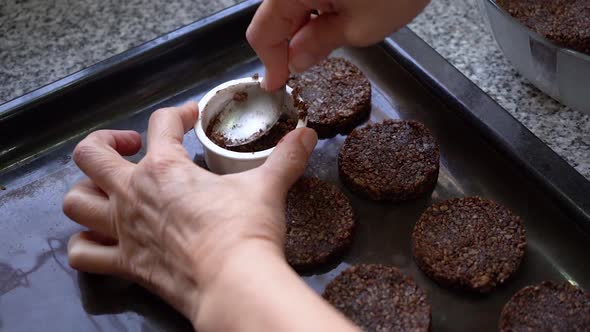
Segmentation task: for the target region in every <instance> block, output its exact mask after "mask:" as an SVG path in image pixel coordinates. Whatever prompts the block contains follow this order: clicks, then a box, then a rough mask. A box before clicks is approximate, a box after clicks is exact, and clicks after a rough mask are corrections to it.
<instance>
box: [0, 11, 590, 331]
mask: <svg viewBox="0 0 590 332" xmlns="http://www.w3.org/2000/svg"><path fill="white" fill-rule="evenodd" d="M256 4H257V2H256V1H247V2H245V3H242V4H241V5H238V6H236V7H233V8H230V9H228V10H226V11H224V12H221V13H219V14H217V15H214V16H212V17H210V18H208V19H206V20H203V21H199V22H197V23H195V24H193V25H190V26H187V27H185V28H183V29H180V30H178V31H175V32H173V33H170V34H168V35H166V36H164V37H162V38H159V39H157V40H154V41H152V42H150V43H147V44H145V45H143V46H140V47H138V48H136V49H133V50H131V51H129V52H126V53H124V54H121V55H119V56H116V57H114V58H112V59H109V60H106V61H104V62H102V63H100V64H98V65H95V66H93V67H90V68H88V69H86V70H83V71H81V72H79V73H77V74H74V75H72V76H70V77H68V78H65V79H64V80H61V81H58V82H56V83H54V84H51V85H49V86H47V87H44V88H42V89H40V90H37V91H35V92H33V93H31V94H28V95H26V96H23V97H21V98H19V99H16V100H14V101H11V102H9V103H7V104H4V105H1V106H0V185H4V186H6V190H4V191H0V329H1V330H6V331H17V330H18V331H24V330H26V331H29V330H32V331H37V330H48V331H54V330H55V331H70V330H76V331H91V330H99V331H102V330H105V331H137V330H141V331H152V330H154V331H156V330H190V325H189V324H188V323H187V321H186V320H184V319H183V318H182V317H180V316H179V315H178V314H176V313H175V312H174V311H173V310H172V309H170V308H169V307H168V306H166V305H165V304H164V303H162V302H161V301H160V300H158V299H157V298H155V297H154V296H152V295H150V294H149V293H147V292H146V291H143V290H142V289H140V288H139V287H137V286H134V285H130V284H128V283H125V282H122V281H120V280H116V279H113V278H106V277H100V276H92V275H87V274H78V273H76V272H75V271H73V270H72V269H71V268H69V266H68V265H67V258H66V243H67V239H68V238H69V236H70V235H71V234H73V233H74V232H77V231H79V230H80V227H78V226H77V225H75V224H74V223H72V222H69V221H68V220H67V218H66V217H65V216H64V215H63V214H62V212H61V200H62V197H63V195H64V193H65V192H66V191H67V190H68V188H69V187H70V186H72V184H74V183H75V182H76V181H78V180H79V179H81V178H82V174H81V173H80V172H79V171H78V170H77V169H76V167H75V165H74V164H73V162H72V160H71V152H72V149H73V146H74V145H75V143H76V142H78V141H79V140H80V139H81V138H82V137H83V136H84V135H85V134H86V133H88V132H89V131H91V130H94V129H97V128H104V127H108V128H120V129H123V128H125V129H135V130H138V131H140V132H142V133H145V129H146V124H147V119H148V117H149V115H150V114H151V112H153V111H154V110H156V109H157V108H159V107H164V106H170V105H178V104H180V103H182V102H184V101H186V100H189V99H194V100H198V99H199V98H200V97H201V96H203V94H204V93H205V92H206V91H208V90H209V89H210V88H212V87H214V86H215V85H217V84H218V83H220V82H223V81H226V80H228V79H233V78H236V77H243V76H248V75H251V74H252V73H254V72H262V71H263V68H262V66H261V65H260V63H259V62H258V61H257V60H256V58H255V56H254V54H253V52H252V50H251V49H250V48H249V47H248V45H247V44H246V42H245V40H244V38H243V35H244V31H245V27H246V26H247V24H248V22H249V20H250V17H251V15H252V14H253V13H254V10H255V7H256ZM337 54H338V55H342V56H345V57H347V58H349V59H351V60H352V61H353V62H354V63H356V64H357V65H359V66H360V67H361V69H362V70H363V71H364V72H365V73H366V75H367V76H368V77H369V78H370V79H371V81H372V83H373V115H372V120H373V121H379V120H382V119H385V118H405V119H417V120H420V121H422V122H424V123H425V124H426V125H427V126H428V127H429V128H431V130H432V132H433V134H434V135H435V136H436V138H437V139H438V140H439V142H440V145H441V153H442V160H441V162H442V165H441V172H440V177H439V182H438V185H437V187H436V190H435V191H434V193H433V194H432V196H431V197H429V198H428V199H422V200H418V201H415V202H411V203H407V204H401V205H391V204H377V203H373V202H369V201H366V200H362V199H359V198H357V197H356V196H354V195H352V194H350V193H349V192H348V191H345V192H346V193H347V194H348V195H349V197H351V198H352V201H353V205H354V208H355V211H356V213H357V215H358V221H359V228H358V233H357V235H356V237H355V241H354V245H353V248H352V249H351V250H350V252H349V253H347V254H346V255H345V256H344V257H343V260H342V263H341V264H339V265H336V266H330V267H327V268H326V269H325V270H324V271H318V274H316V275H312V276H306V277H305V278H306V280H307V281H308V282H309V284H310V285H311V286H312V287H313V288H314V289H316V290H318V291H320V292H321V291H322V290H323V288H324V286H325V284H326V283H327V282H328V281H329V280H331V278H333V277H334V276H335V275H337V273H338V272H339V271H340V270H342V269H343V268H345V267H346V266H348V265H350V264H355V263H361V262H371V263H385V264H393V265H396V266H398V267H400V268H402V269H403V270H404V271H405V272H406V273H408V274H409V275H411V276H413V277H414V278H415V279H416V280H417V282H418V283H419V284H420V285H421V286H422V287H423V288H424V289H425V290H426V291H427V293H428V296H429V299H430V302H431V304H432V306H433V323H434V326H433V327H434V331H459V330H475V329H478V330H482V331H483V330H486V331H493V330H496V326H497V319H498V315H499V312H500V309H501V306H502V305H503V304H504V303H505V302H506V301H507V300H508V298H509V297H510V296H511V294H513V293H514V292H515V291H517V290H518V289H520V288H521V287H523V286H525V285H527V284H530V283H534V282H538V281H541V280H545V279H552V280H569V281H570V282H571V283H574V284H578V285H580V286H582V287H584V288H586V289H589V288H590V275H589V273H588V270H587V269H586V267H585V266H584V265H585V264H584V263H585V262H586V261H587V249H588V247H589V244H590V238H589V237H588V236H587V235H586V233H584V232H583V231H582V230H583V229H587V225H588V224H589V223H590V218H588V211H590V209H589V208H588V207H589V206H590V202H589V199H588V193H590V183H589V182H588V181H586V180H585V179H584V178H583V177H582V176H581V175H579V174H578V173H577V172H575V170H573V169H572V168H571V167H569V166H568V165H567V164H566V163H565V162H564V161H563V160H561V159H560V158H559V157H557V156H556V155H555V154H554V153H553V152H552V151H551V150H549V148H547V147H546V146H545V145H543V144H542V143H541V142H540V141H539V140H538V139H537V138H535V137H534V136H533V135H532V134H531V133H530V132H529V131H528V130H526V129H525V128H524V127H523V126H522V125H520V124H519V123H518V122H517V121H516V120H515V119H513V118H512V117H511V116H510V115H509V114H508V113H506V112H505V111H504V110H502V109H501V108H499V107H498V106H497V105H496V104H495V103H494V102H493V101H491V99H489V97H487V96H486V95H485V94H484V93H483V92H481V91H480V90H479V89H478V88H477V87H475V86H474V85H473V84H472V83H471V82H469V81H468V80H467V79H466V78H465V77H463V76H462V75H461V74H460V73H459V72H457V71H456V69H454V68H453V67H452V66H450V65H449V64H448V63H447V62H446V61H444V60H443V59H442V58H441V57H440V56H439V55H438V54H436V53H435V52H434V51H433V50H432V49H431V48H430V47H428V46H427V45H426V44H425V43H423V42H422V41H421V40H419V39H418V38H417V37H416V36H415V35H414V34H413V33H411V32H410V31H409V30H402V31H400V32H398V33H396V34H394V35H393V36H392V37H391V38H390V39H388V40H387V41H386V42H384V43H382V44H381V45H379V46H375V47H371V48H366V49H344V50H340V51H338V52H337ZM343 139H344V137H341V136H339V137H336V138H334V139H331V140H327V141H322V142H320V144H319V145H318V147H317V149H316V151H315V152H314V155H313V158H312V161H311V163H310V167H309V169H308V171H307V172H308V173H310V174H314V175H317V176H319V177H321V178H323V179H325V180H327V181H330V182H333V183H336V184H340V182H339V179H338V176H337V165H336V156H337V153H338V148H339V146H340V144H341V143H342V141H343ZM185 146H186V148H187V150H188V151H189V152H190V153H191V154H193V155H199V154H200V153H201V148H200V146H199V144H198V142H197V140H196V137H195V135H194V133H192V132H191V133H189V134H187V136H186V139H185ZM140 157H141V154H140V155H138V156H136V157H133V158H131V159H133V160H138V159H139V158H140ZM465 195H482V196H484V197H488V198H492V199H495V200H497V201H499V202H501V203H503V204H505V205H506V206H508V207H510V208H511V209H512V210H514V211H515V212H516V213H518V214H519V215H521V216H522V217H523V219H524V220H525V225H526V229H527V239H528V243H529V245H528V248H527V253H526V257H525V259H524V262H523V265H522V267H521V268H520V270H519V271H518V272H517V273H516V275H515V276H514V278H512V279H511V280H510V281H508V282H507V283H506V284H505V285H504V286H502V287H500V288H499V289H497V290H496V291H495V292H493V293H492V294H490V295H488V296H475V295H471V294H465V293H461V292H456V291H451V290H447V289H444V288H441V287H438V286H437V285H436V284H434V283H432V282H431V281H430V280H429V279H427V278H426V277H425V276H424V275H423V274H422V273H420V271H419V270H418V269H417V267H416V265H415V264H414V262H413V261H412V258H411V255H410V232H411V229H412V227H413V225H414V223H415V221H416V220H417V218H418V217H419V215H420V214H421V212H422V211H423V210H424V209H425V208H426V207H427V206H428V205H429V204H431V203H432V202H437V201H440V200H442V199H446V198H450V197H457V196H465ZM261 291H264V290H261Z"/></svg>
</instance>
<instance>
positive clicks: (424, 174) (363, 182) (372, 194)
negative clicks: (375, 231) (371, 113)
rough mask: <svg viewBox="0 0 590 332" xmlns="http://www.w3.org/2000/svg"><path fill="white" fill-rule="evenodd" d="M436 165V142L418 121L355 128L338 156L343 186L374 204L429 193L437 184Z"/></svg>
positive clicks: (397, 121) (390, 121)
mask: <svg viewBox="0 0 590 332" xmlns="http://www.w3.org/2000/svg"><path fill="white" fill-rule="evenodd" d="M439 163H440V152H439V148H438V143H437V142H436V140H435V139H434V137H433V136H432V135H431V134H430V131H429V130H428V129H427V128H426V126H424V125H423V124H422V123H420V122H418V121H405V120H385V121H383V122H381V123H373V124H369V125H367V126H365V127H362V128H357V129H355V130H353V131H352V133H350V135H348V137H347V138H346V140H345V141H344V144H343V145H342V147H341V149H340V153H339V155H338V171H339V174H340V179H342V182H343V183H344V184H345V185H346V187H347V188H348V189H350V190H351V191H352V192H354V193H357V194H359V195H362V196H364V197H366V198H369V199H372V200H375V201H390V202H402V201H407V200H411V199H415V198H418V197H421V196H425V195H427V194H429V193H430V192H431V191H432V190H433V189H434V187H435V185H436V183H437V181H438V172H439Z"/></svg>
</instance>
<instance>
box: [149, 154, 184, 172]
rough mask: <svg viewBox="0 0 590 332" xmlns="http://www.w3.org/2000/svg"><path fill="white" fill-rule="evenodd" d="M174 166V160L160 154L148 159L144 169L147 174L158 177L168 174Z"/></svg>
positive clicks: (175, 162)
mask: <svg viewBox="0 0 590 332" xmlns="http://www.w3.org/2000/svg"><path fill="white" fill-rule="evenodd" d="M176 164H177V160H176V159H175V158H171V157H170V156H167V155H162V154H160V155H155V156H150V157H148V158H147V160H146V165H145V167H146V171H147V173H148V174H151V175H155V176H159V175H162V174H166V173H168V172H169V171H170V169H171V168H173V167H174V165H176Z"/></svg>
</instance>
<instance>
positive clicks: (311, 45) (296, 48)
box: [289, 14, 346, 73]
mask: <svg viewBox="0 0 590 332" xmlns="http://www.w3.org/2000/svg"><path fill="white" fill-rule="evenodd" d="M343 25H344V17H343V16H341V15H338V14H323V15H320V16H318V17H316V18H314V19H312V20H311V21H309V22H308V23H307V24H306V25H304V26H303V27H302V28H301V29H300V30H299V31H297V33H296V34H295V36H293V39H292V40H291V44H290V48H289V70H290V71H291V72H293V73H300V72H303V71H305V70H306V69H308V68H310V67H311V66H313V65H315V64H317V63H319V62H320V61H321V60H322V59H324V58H325V57H327V56H328V55H329V54H330V52H332V51H333V50H335V49H336V48H338V47H340V46H343V45H344V44H346V38H345V35H344V30H343Z"/></svg>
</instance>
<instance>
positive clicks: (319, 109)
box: [288, 58, 371, 138]
mask: <svg viewBox="0 0 590 332" xmlns="http://www.w3.org/2000/svg"><path fill="white" fill-rule="evenodd" d="M288 85H289V86H291V87H292V88H294V89H298V90H299V91H300V94H301V98H303V100H305V102H306V103H307V105H308V106H309V109H308V118H307V121H308V122H307V125H308V127H310V128H313V129H314V130H315V131H316V132H317V133H318V136H319V137H320V138H329V137H334V136H336V135H338V134H347V133H349V132H350V131H351V130H352V129H354V128H355V127H356V126H358V125H359V124H361V123H363V122H364V121H365V120H367V119H368V118H369V115H370V113H371V83H370V82H369V80H368V79H367V78H366V77H365V75H364V74H363V73H362V72H361V71H360V69H359V68H358V67H357V66H355V65H354V64H352V63H351V62H350V61H348V60H345V59H343V58H328V59H326V60H324V61H323V62H321V63H320V64H318V65H316V66H314V67H312V68H310V69H309V70H307V71H305V72H303V73H300V74H295V75H292V76H291V77H290V79H289V82H288Z"/></svg>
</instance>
